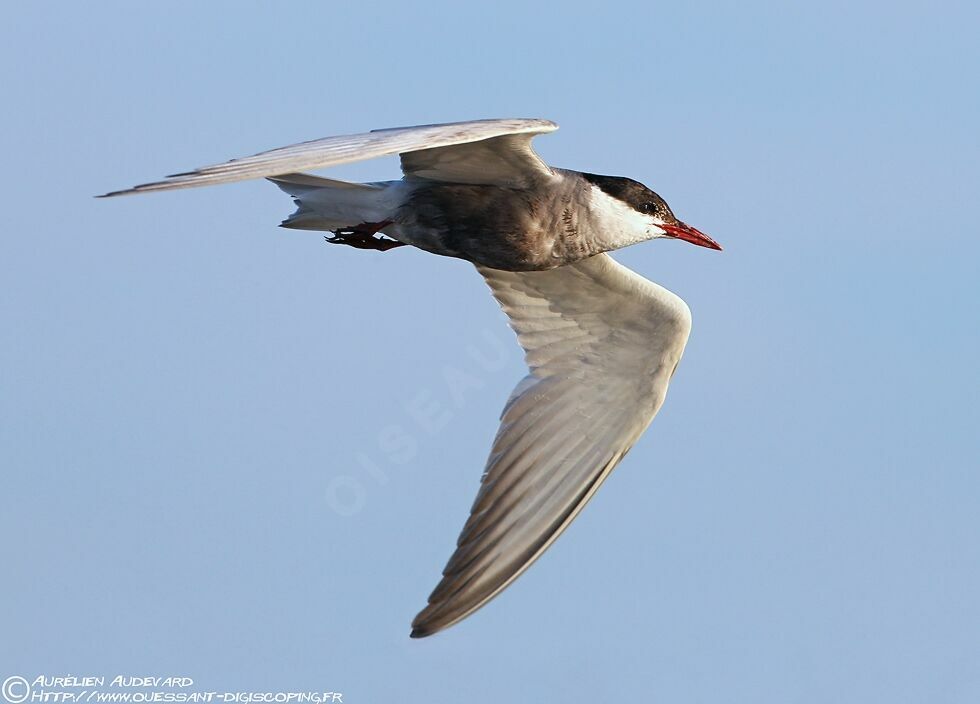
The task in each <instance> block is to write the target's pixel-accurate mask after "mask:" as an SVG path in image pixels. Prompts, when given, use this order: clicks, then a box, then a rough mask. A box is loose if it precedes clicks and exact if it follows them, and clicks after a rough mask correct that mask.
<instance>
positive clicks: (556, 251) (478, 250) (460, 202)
mask: <svg viewBox="0 0 980 704" xmlns="http://www.w3.org/2000/svg"><path fill="white" fill-rule="evenodd" d="M573 173H574V172H573ZM587 189H588V184H587V183H586V182H585V181H584V180H583V179H581V178H580V177H577V175H573V174H569V175H568V176H566V177H564V178H562V179H559V180H557V181H556V182H555V183H553V184H550V185H546V186H534V187H531V188H505V187H500V186H487V185H468V184H456V183H440V182H435V181H433V182H423V183H418V184H417V185H416V187H415V188H413V189H412V192H411V193H410V195H409V196H408V198H407V199H406V201H405V202H404V203H403V204H402V206H401V208H400V209H399V211H398V213H397V216H396V220H397V222H398V225H399V229H400V231H401V232H402V233H403V234H402V238H401V239H402V240H403V241H408V242H410V243H411V244H413V245H415V246H417V247H420V248H422V249H426V250H428V251H430V252H433V253H435V254H443V255H446V256H451V257H459V258H462V259H467V260H469V261H472V262H476V263H478V264H482V265H484V266H488V267H491V268H494V269H503V270H506V271H535V270H543V269H553V268H555V267H557V266H562V265H563V264H567V263H569V262H573V261H578V260H579V259H584V258H585V257H588V256H592V255H593V254H597V253H598V252H599V251H601V250H599V249H597V248H596V246H595V243H594V242H593V241H592V238H590V237H588V236H587V235H588V233H587V232H584V230H585V229H586V228H584V227H583V226H584V224H585V223H586V221H587V220H588V218H587V214H586V213H584V208H585V207H586V205H585V203H586V202H587V201H586V199H585V197H584V196H585V193H586V190H587Z"/></svg>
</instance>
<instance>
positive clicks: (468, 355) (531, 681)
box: [0, 2, 980, 704]
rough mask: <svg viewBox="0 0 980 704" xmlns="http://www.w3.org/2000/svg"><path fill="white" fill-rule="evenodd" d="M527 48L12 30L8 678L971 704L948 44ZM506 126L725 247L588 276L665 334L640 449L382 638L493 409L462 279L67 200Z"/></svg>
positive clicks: (971, 279)
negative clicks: (436, 423) (494, 567)
mask: <svg viewBox="0 0 980 704" xmlns="http://www.w3.org/2000/svg"><path fill="white" fill-rule="evenodd" d="M557 7H558V6H557V4H555V5H554V6H553V7H550V8H549V7H548V6H547V4H544V3H506V2H503V3H502V2H494V3H485V4H483V5H481V6H479V7H476V6H475V5H473V4H468V5H464V4H462V3H461V4H453V5H448V4H447V5H427V4H425V3H385V2H380V3H300V2H293V3H286V4H282V3H280V4H273V3H231V2H226V3H188V2H176V3H154V4H150V3H122V2H120V3H99V4H96V5H95V6H91V5H90V4H87V3H86V4H83V3H61V4H57V3H54V4H43V3H18V4H15V5H11V6H10V7H8V8H7V11H6V13H5V16H4V21H3V23H2V29H0V39H2V41H0V55H2V62H0V77H2V86H3V96H4V97H3V103H4V108H3V110H2V113H0V120H2V130H0V135H2V136H0V139H2V140H3V144H2V151H3V154H4V168H3V173H4V174H5V175H4V176H3V177H2V184H0V185H2V189H0V192H2V193H3V209H2V213H3V215H2V218H3V234H2V236H0V280H2V281H3V286H2V292H3V295H2V296H0V329H2V331H3V342H2V344H0V463H2V468H3V470H2V471H3V474H2V476H3V483H2V504H3V510H2V511H0V562H2V564H3V572H2V574H3V577H4V578H3V580H2V584H0V623H2V626H0V634H2V635H0V679H2V678H5V677H7V676H9V675H14V674H17V675H23V676H31V675H37V674H48V675H57V674H68V673H72V674H76V675H106V676H112V675H115V674H125V675H148V674H161V675H167V674H174V675H186V676H190V677H193V678H194V679H195V680H196V681H197V683H198V684H200V686H201V688H203V689H214V690H218V691H248V690H257V689H273V690H281V691H295V690H306V689H332V690H339V691H342V692H344V694H345V699H344V701H346V702H353V703H355V704H356V703H357V702H390V701H404V702H472V703H476V704H479V703H482V702H500V701H520V702H524V701H527V702H532V701H533V702H542V701H565V700H569V701H571V700H575V701H581V700H585V701H623V702H630V701H662V702H747V703H748V702H751V703H753V704H758V703H760V702H774V703H779V704H783V703H786V702H808V703H809V702H813V703H815V704H816V703H820V704H824V703H826V702H835V704H836V703H841V702H854V703H860V704H867V703H868V702H887V703H888V704H896V703H899V702H930V703H937V702H963V703H967V702H971V703H972V702H977V701H980V599H978V596H977V595H978V594H980V541H978V537H980V518H978V503H980V477H978V464H980V463H978V456H980V447H978V433H977V427H978V421H980V418H978V415H980V414H978V412H977V397H978V393H980V388H978V386H980V384H978V374H977V370H976V360H977V359H978V357H980V349H978V348H980V330H978V327H980V326H978V315H977V305H978V302H980V283H978V271H977V270H978V264H977V262H978V260H980V245H978V237H977V226H976V221H977V212H976V211H977V207H976V201H977V193H978V187H980V178H978V171H980V169H978V155H980V150H978V125H980V85H978V82H980V81H978V70H977V68H978V66H980V49H978V43H977V27H978V26H980V12H978V11H977V10H976V5H975V3H965V2H964V3H944V2H932V3H897V4H896V3H885V2H880V3H858V4H856V5H855V4H854V3H836V2H831V3H806V4H798V5H797V6H796V7H795V8H794V7H788V6H787V5H786V4H785V3H776V2H774V3H758V2H738V3H709V4H691V3H679V2H674V3H669V4H662V5H660V6H658V5H656V4H652V3H632V4H630V3H569V4H565V5H564V6H563V7H562V9H560V10H559V9H557ZM507 116H533V117H546V118H550V119H553V120H556V121H557V122H558V123H559V124H560V125H561V127H562V128H561V130H560V131H559V132H558V133H556V134H554V135H549V136H546V137H543V138H540V139H539V140H538V142H537V147H538V150H539V152H540V153H541V154H542V155H543V156H544V157H545V158H546V159H547V160H548V161H550V162H551V163H553V164H556V165H558V166H564V167H569V168H578V169H582V170H588V171H593V172H597V173H607V174H615V175H629V176H632V177H634V178H637V179H639V180H641V181H643V182H645V183H647V184H648V185H650V186H651V187H653V188H654V189H655V190H657V191H658V192H659V193H661V194H662V195H663V196H664V197H665V198H666V199H667V201H668V202H669V203H670V204H671V205H672V206H673V208H674V210H675V212H676V213H677V214H678V215H679V216H680V217H682V218H683V219H685V220H687V221H688V222H690V223H692V224H693V225H695V226H696V227H698V228H700V229H703V230H704V231H705V232H707V233H709V234H711V235H712V236H713V237H715V238H716V239H717V240H718V241H719V242H721V243H722V244H723V245H724V246H725V251H724V252H723V253H715V252H711V251H708V250H704V249H699V248H695V247H691V246H687V245H683V244H681V243H672V242H655V243H649V244H645V245H640V246H637V247H633V248H630V249H629V250H628V251H623V252H622V253H621V255H620V256H619V259H620V260H621V261H623V262H624V263H626V264H627V265H629V266H631V267H633V268H635V269H636V270H638V271H639V272H641V273H642V274H644V275H645V276H648V277H650V278H652V279H655V280H656V281H659V282H661V283H662V284H664V285H666V286H667V287H669V288H670V289H672V290H673V291H675V292H677V293H678V294H680V295H681V296H682V297H684V298H685V299H686V300H687V301H688V303H689V304H690V306H691V308H692V309H693V313H694V331H693V333H692V336H691V340H690V343H689V345H688V349H687V353H686V356H685V358H684V361H683V363H682V365H681V367H680V369H679V371H678V373H677V375H676V376H675V379H674V384H673V386H672V389H671V393H670V395H669V397H668V399H667V403H666V405H665V406H664V409H663V411H662V413H661V415H660V416H659V417H658V418H657V419H656V421H655V422H654V424H653V425H652V426H651V429H650V431H649V432H648V433H647V435H646V436H645V437H644V438H643V439H642V440H641V442H640V443H639V445H638V446H637V447H636V448H635V449H634V450H633V452H632V453H631V454H630V455H629V457H628V458H627V459H626V460H625V461H624V462H623V464H622V465H621V466H620V468H619V469H618V470H617V471H616V472H615V473H614V474H613V476H612V478H611V479H610V481H609V482H607V484H606V485H605V486H604V487H603V488H602V490H601V491H600V492H599V493H598V495H597V496H596V498H595V500H594V501H593V502H592V503H591V504H590V505H589V507H588V508H587V509H586V511H585V512H584V513H583V514H582V516H581V517H580V518H579V519H578V520H577V521H576V522H575V524H573V525H572V527H571V528H570V529H569V530H568V532H567V533H566V535H564V536H563V537H562V538H561V539H560V540H559V541H558V542H557V543H556V544H555V546H554V547H553V548H552V549H551V550H550V551H549V552H548V553H547V554H546V555H545V556H544V557H543V558H542V559H541V560H540V562H539V563H538V564H536V565H535V566H534V567H533V568H532V569H531V570H530V571H529V572H528V573H527V574H526V575H525V576H523V577H522V578H521V579H520V580H519V581H518V582H516V583H515V584H514V585H513V586H512V587H511V588H510V589H508V590H507V591H506V592H505V593H504V594H503V595H501V596H500V597H499V598H498V599H496V600H495V601H494V602H493V603H491V604H490V605H489V606H488V607H487V608H485V609H483V610H481V611H480V612H478V613H477V614H476V615H474V616H473V617H472V618H470V619H468V620H467V621H465V622H464V623H462V624H460V625H458V626H456V627H454V628H452V629H450V630H449V631H447V632H446V633H444V634H442V635H439V636H436V637H433V638H430V639H426V640H423V641H411V640H409V638H408V632H409V622H410V620H411V618H412V616H413V615H414V614H415V613H416V611H417V610H418V609H419V608H421V607H422V606H423V605H424V603H425V598H426V596H427V595H428V593H429V591H430V590H431V588H432V587H433V586H434V585H435V583H436V581H437V579H438V576H439V572H440V570H441V568H442V566H443V564H444V562H445V560H446V559H447V557H448V556H449V554H450V552H451V550H452V547H453V545H454V544H455V539H456V535H457V532H458V530H459V528H460V527H461V525H462V522H463V520H464V518H465V516H466V513H467V511H468V509H469V505H470V502H471V501H472V498H473V496H474V494H475V492H476V489H477V486H478V481H479V477H480V473H481V470H482V464H483V460H484V459H485V457H486V452H487V449H488V447H489V443H490V440H491V438H492V436H493V433H494V431H495V429H496V417H497V414H498V412H499V410H500V407H501V406H502V404H503V401H504V399H505V398H506V396H507V394H508V393H509V391H510V389H511V387H512V386H513V384H514V383H515V382H516V381H517V379H519V378H520V377H521V376H522V374H523V371H522V364H521V356H520V354H519V351H518V349H517V347H516V344H515V343H514V341H513V338H512V334H511V332H510V331H509V330H508V329H507V327H506V325H505V321H504V318H503V315H502V314H501V313H500V312H499V310H498V309H497V307H496V305H495V304H494V302H493V301H492V300H491V298H490V297H489V295H488V293H487V291H486V288H485V286H484V285H483V283H482V282H481V280H480V279H479V277H478V276H477V275H476V273H475V272H474V271H473V270H472V268H471V267H469V265H467V264H465V263H464V262H459V261H453V260H449V259H443V258H438V257H433V256H430V255H427V254H424V253H422V252H416V251H405V250H395V251H393V252H390V253H387V254H377V253H371V252H361V251H356V250H353V249H346V248H333V247H328V246H326V245H324V244H323V242H322V240H321V238H320V237H319V236H318V235H317V234H316V233H303V232H293V231H285V230H280V229H277V228H276V225H277V223H278V222H279V220H280V219H281V218H282V217H284V216H285V215H286V214H287V213H288V212H289V211H290V210H291V204H290V202H289V199H288V198H286V197H285V196H284V195H283V194H281V193H279V192H278V191H277V189H275V188H273V187H272V186H270V185H269V184H265V183H245V184H237V185H232V186H224V187H220V188H215V189H212V190H207V189H203V190H198V191H191V192H180V193H171V194H159V195H151V196H146V197H139V198H130V199H119V200H113V201H97V200H94V199H92V198H91V196H92V195H94V194H96V193H100V192H104V191H106V190H109V189H113V188H119V187H124V186H128V185H132V184H133V183H136V182H140V181H144V180H148V179H153V178H156V177H159V176H162V175H164V174H167V173H172V172H174V171H179V170H184V169H186V168H188V167H193V166H197V165H200V164H203V163H210V162H214V161H218V160H222V159H225V158H230V157H234V156H240V155H243V154H248V153H252V152H255V151H258V150H260V149H265V148H270V147H275V146H280V145H282V144H287V143H290V142H294V141H299V140H302V139H310V138H315V137H320V136H325V135H330V134H342V133H346V132H357V131H362V130H364V129H369V128H376V127H389V126H397V125H405V124H417V123H427V122H439V121H449V120H461V119H473V118H481V117H507ZM334 173H335V174H338V175H340V176H342V177H345V176H346V177H353V178H364V179H382V178H389V177H393V176H395V175H396V173H397V171H396V163H395V162H394V161H393V160H387V161H380V162H375V163H369V164H362V165H357V166H351V167H347V168H344V169H339V170H337V171H335V172H334ZM501 350H503V353H502V354H501ZM481 360H482V361H481ZM459 373H465V374H467V375H469V377H470V378H471V380H472V379H475V380H476V381H475V382H474V384H475V387H474V388H467V389H466V390H465V392H462V394H461V395H460V394H459V393H455V394H454V388H456V387H453V386H452V384H451V381H447V377H448V378H449V379H450V380H451V379H452V378H453V376H454V375H458V374H459ZM425 403H436V404H439V405H440V406H441V407H442V408H443V409H444V410H445V412H446V413H447V414H448V415H447V416H446V418H445V424H444V427H442V428H440V429H437V430H435V431H433V432H430V431H429V430H426V429H425V428H424V427H423V425H422V424H420V423H419V421H418V418H417V417H416V415H417V414H413V411H412V410H411V409H412V408H413V406H414V405H418V404H425ZM399 434H401V437H402V441H403V442H406V443H407V445H403V446H399V447H400V449H399V447H395V446H394V445H393V443H395V440H397V439H398V437H399ZM393 438H394V439H395V440H393ZM405 438H407V440H405ZM406 448H407V449H406ZM338 488H339V489H341V490H345V489H346V490H347V491H348V492H355V493H344V492H343V491H340V492H339V493H337V492H334V490H336V489H338ZM332 492H334V493H332ZM357 492H359V493H357ZM352 502H353V503H352ZM345 514H352V515H345Z"/></svg>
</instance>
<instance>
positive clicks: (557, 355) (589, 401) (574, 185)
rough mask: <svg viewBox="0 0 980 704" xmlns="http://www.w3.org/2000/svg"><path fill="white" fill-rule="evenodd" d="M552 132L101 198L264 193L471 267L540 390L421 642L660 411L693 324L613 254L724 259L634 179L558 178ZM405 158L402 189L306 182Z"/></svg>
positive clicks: (366, 236)
mask: <svg viewBox="0 0 980 704" xmlns="http://www.w3.org/2000/svg"><path fill="white" fill-rule="evenodd" d="M556 129H558V126H557V125H556V124H555V123H553V122H551V121H549V120H540V119H503V120H474V121H470V122H455V123H447V124H440V125H422V126H417V127H401V128H395V129H384V130H374V131H372V132H366V133H363V134H355V135H345V136H339V137H326V138H324V139H318V140H313V141H310V142H302V143H300V144H295V145H292V146H288V147H282V148H280V149H273V150H271V151H266V152H261V153H259V154H256V155H254V156H249V157H244V158H241V159H233V160H232V161H228V162H225V163H221V164H216V165H213V166H205V167H201V168H199V169H195V170H193V171H187V172H184V173H178V174H174V175H172V176H168V177H167V178H165V179H164V180H161V181H155V182H152V183H146V184H143V185H139V186H135V187H133V188H130V189H126V190H121V191H113V192H111V193H106V194H105V195H104V196H100V197H109V196H121V195H129V194H135V193H149V192H153V191H167V190H173V189H179V188H191V187H196V186H209V185H214V184H220V183H230V182H233V181H242V180H246V179H256V178H267V179H269V180H270V181H272V182H273V183H275V184H276V185H277V186H279V188H281V189H282V190H284V191H285V192H286V193H288V194H290V195H291V196H292V197H293V199H294V200H295V203H296V205H297V206H298V207H297V210H296V212H295V213H293V214H292V215H291V216H289V217H288V218H287V219H286V220H285V221H284V222H283V223H282V226H283V227H289V228H296V229H304V230H323V231H327V232H330V233H332V235H331V236H330V237H328V239H327V241H328V242H331V243H333V244H338V245H348V246H351V247H357V248H360V249H373V250H379V251H388V250H391V249H394V248H397V247H401V246H405V245H411V246H414V247H418V248H420V249H423V250H426V251H428V252H432V253H433V254H441V255H444V256H451V257H458V258H461V259H466V260H468V261H471V262H473V264H475V265H476V268H477V270H478V271H479V273H480V274H481V275H482V276H483V278H484V279H485V280H486V282H487V284H488V285H489V286H490V290H491V292H492V293H493V296H494V297H495V298H496V299H497V301H498V302H499V303H500V306H501V307H502V308H503V310H504V312H505V313H506V314H507V316H508V318H509V319H510V324H511V327H512V328H513V329H514V331H515V332H516V333H517V339H518V342H519V343H520V345H521V347H523V348H524V351H525V353H526V355H525V359H526V361H527V365H528V367H529V373H528V375H527V376H526V377H524V379H523V380H521V381H520V383H518V384H517V387H516V388H515V389H514V391H513V393H512V394H511V395H510V398H509V399H508V400H507V402H506V404H505V406H504V410H503V412H502V413H501V417H500V427H499V429H498V431H497V435H496V438H495V439H494V441H493V446H492V447H491V449H490V456H489V458H488V460H487V463H486V468H485V471H484V473H483V478H482V480H481V484H480V489H479V492H478V493H477V496H476V500H475V501H474V503H473V507H472V509H471V511H470V516H469V519H468V520H467V521H466V524H465V525H464V526H463V530H462V532H461V533H460V535H459V539H458V541H457V547H456V550H455V552H454V553H453V554H452V556H451V557H450V559H449V562H448V564H447V565H446V567H445V569H444V570H443V577H442V580H441V581H440V582H439V584H438V585H437V586H436V588H435V590H434V591H433V592H432V594H431V596H429V602H428V605H427V606H426V607H425V608H424V609H423V610H422V611H421V612H420V613H419V614H418V615H417V616H416V617H415V620H414V621H413V622H412V633H411V635H412V637H413V638H419V637H423V636H428V635H431V634H432V633H435V632H437V631H440V630H442V629H444V628H446V627H448V626H451V625H453V624H455V623H457V622H459V621H460V620H462V619H464V618H466V617H467V616H469V615H470V614H472V613H473V612H474V611H476V610H477V609H479V608H480V607H481V606H483V605H484V604H486V603H487V602H488V601H490V600H491V599H492V598H493V597H494V596H496V595H497V594H499V593H500V592H501V591H502V590H503V589H505V588H506V587H507V586H508V585H509V584H510V583H511V582H513V581H514V580H515V579H516V578H517V577H518V576H520V575H521V574H522V573H523V572H524V570H526V569H527V568H528V567H529V566H530V565H531V564H532V563H533V562H534V561H535V560H536V559H537V558H538V557H539V556H540V555H541V554H542V553H543V552H544V551H545V550H546V549H547V548H548V546H550V545H551V544H552V543H553V542H554V540H555V539H556V538H557V537H558V536H559V535H560V534H561V533H562V531H564V530H565V528H566V527H567V526H568V525H569V523H571V521H572V520H573V519H574V518H575V516H577V515H578V513H579V511H581V510H582V508H583V507H584V506H585V504H586V503H587V502H588V501H589V499H590V498H592V495H593V494H594V493H595V491H596V490H597V489H598V488H599V485H600V484H602V482H603V480H605V478H606V477H607V476H608V475H609V473H610V472H611V471H612V470H613V468H614V467H615V466H616V465H617V464H618V463H619V461H620V460H621V459H622V458H623V456H624V455H625V454H626V453H627V451H628V450H629V449H630V447H632V446H633V444H634V443H635V442H636V441H637V439H638V438H639V437H640V435H641V434H642V433H643V431H644V430H645V429H646V427H647V426H648V425H649V424H650V421H651V420H653V417H654V416H655V415H656V413H657V411H658V410H659V409H660V407H661V405H662V404H663V402H664V398H665V396H666V393H667V385H668V383H669V381H670V378H671V376H672V375H673V373H674V370H675V369H676V367H677V364H678V362H679V361H680V358H681V355H682V353H683V352H684V346H685V345H686V343H687V338H688V334H689V333H690V330H691V313H690V309H689V308H688V307H687V305H686V304H685V303H684V301H683V300H681V299H680V298H679V297H678V296H676V295H674V294H673V293H671V292H670V291H668V290H667V289H665V288H663V287H661V286H658V285H657V284H655V283H653V282H651V281H648V280H647V279H645V278H643V277H641V276H639V275H638V274H636V273H634V272H633V271H631V270H629V269H627V268H626V267H624V266H622V265H621V264H618V263H616V262H615V261H614V260H613V259H612V258H611V257H610V256H609V255H608V254H606V252H609V251H611V250H615V249H619V248H621V247H625V246H627V245H631V244H636V243H638V242H644V241H647V240H653V239H660V238H670V239H679V240H685V241H687V242H690V243H692V244H696V245H700V246H702V247H708V248H710V249H721V247H720V246H719V245H718V244H717V243H716V242H715V241H714V240H712V239H711V238H710V237H708V236H707V235H705V234H704V233H702V232H700V231H699V230H697V229H695V228H693V227H691V226H690V225H687V224H685V223H684V222H681V221H680V220H678V219H677V217H675V216H674V214H673V212H671V209H670V208H669V207H668V206H667V203H665V202H664V200H663V199H662V198H661V197H660V196H658V195H657V194H656V193H654V192H653V191H651V190H650V189H649V188H647V187H646V186H644V185H642V184H640V183H638V182H637V181H634V180H632V179H628V178H621V177H616V176H599V175H596V174H590V173H583V172H578V171H571V170H567V169H558V168H555V167H551V166H548V165H547V164H545V163H544V162H543V161H542V160H541V159H540V158H539V157H538V156H537V154H535V152H534V150H533V149H532V148H531V140H532V139H533V138H534V137H535V136H536V135H539V134H544V133H547V132H552V131H554V130H556ZM392 154H398V155H400V158H401V167H402V171H403V173H404V176H403V178H401V179H400V180H397V181H384V182H377V183H348V182H345V181H337V180H333V179H326V178H321V177H319V176H313V175H310V174H307V173H303V172H304V171H306V170H309V169H320V168H324V167H328V166H335V165H338V164H345V163H350V162H356V161H364V160H367V159H373V158H376V157H381V156H387V155H392Z"/></svg>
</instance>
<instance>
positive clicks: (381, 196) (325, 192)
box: [269, 173, 394, 231]
mask: <svg viewBox="0 0 980 704" xmlns="http://www.w3.org/2000/svg"><path fill="white" fill-rule="evenodd" d="M269 180H270V181H272V182H273V183H274V184H276V185H277V186H279V188H281V189H282V190H283V191H285V192H286V193H288V194H289V195H291V196H292V197H293V200H294V202H295V203H296V206H297V208H296V212H295V213H293V214H292V215H290V216H289V217H288V218H286V219H285V220H283V221H282V223H281V224H280V227H288V228H291V229H294V230H327V231H333V230H339V229H343V228H348V227H355V226H357V225H360V224H362V223H368V222H371V223H377V222H383V221H385V220H388V219H390V218H389V216H390V214H391V212H392V211H393V209H394V208H393V204H392V202H391V201H392V198H391V193H390V192H389V190H390V189H389V187H388V186H389V183H350V182H348V181H337V180H334V179H329V178H322V177H320V176H313V175H311V174H302V173H296V174H283V175H281V176H274V177H272V178H270V179H269Z"/></svg>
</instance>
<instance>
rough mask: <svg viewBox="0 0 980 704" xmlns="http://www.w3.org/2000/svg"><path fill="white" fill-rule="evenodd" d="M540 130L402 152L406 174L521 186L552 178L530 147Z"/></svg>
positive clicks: (452, 181) (458, 181)
mask: <svg viewBox="0 0 980 704" xmlns="http://www.w3.org/2000/svg"><path fill="white" fill-rule="evenodd" d="M538 134H540V132H537V131H536V132H525V133H523V134H507V135H503V136H502V137H492V138H490V139H484V140H481V141H479V142H468V143H467V144H456V145H453V146H451V147H437V148H435V149H423V150H421V151H417V152H407V153H405V154H402V155H401V162H402V171H403V172H405V175H406V176H408V177H410V178H411V177H415V178H425V179H429V180H430V181H448V182H449V183H472V184H488V185H494V186H506V187H509V188H521V187H524V186H527V185H528V184H529V183H531V182H533V181H536V180H541V179H550V178H554V175H555V174H554V172H553V171H552V170H551V167H549V166H548V165H547V164H545V163H544V162H543V161H541V157H539V156H538V155H537V154H535V153H534V149H532V148H531V140H532V139H534V137H535V136H537V135H538Z"/></svg>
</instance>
